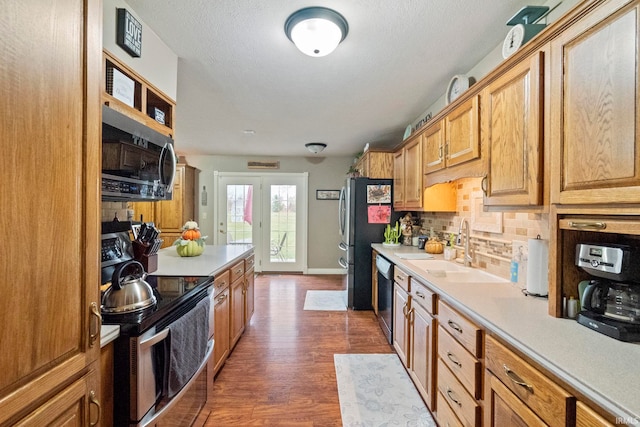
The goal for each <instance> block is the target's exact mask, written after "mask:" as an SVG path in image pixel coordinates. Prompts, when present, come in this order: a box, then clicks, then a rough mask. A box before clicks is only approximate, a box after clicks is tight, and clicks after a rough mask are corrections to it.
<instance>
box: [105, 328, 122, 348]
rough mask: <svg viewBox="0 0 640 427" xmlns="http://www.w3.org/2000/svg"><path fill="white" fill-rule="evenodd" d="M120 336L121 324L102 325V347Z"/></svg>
mask: <svg viewBox="0 0 640 427" xmlns="http://www.w3.org/2000/svg"><path fill="white" fill-rule="evenodd" d="M118 336H120V326H119V325H102V327H101V328H100V348H102V347H104V346H105V345H107V344H109V343H110V342H111V341H113V340H115V339H116V338H118Z"/></svg>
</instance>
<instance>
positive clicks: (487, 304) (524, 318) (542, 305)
mask: <svg viewBox="0 0 640 427" xmlns="http://www.w3.org/2000/svg"><path fill="white" fill-rule="evenodd" d="M372 247H373V249H374V250H376V251H377V252H379V253H380V254H382V255H383V256H384V257H386V258H387V259H389V260H390V261H391V262H393V263H394V264H396V265H397V266H399V267H400V268H402V269H403V270H405V271H406V272H407V273H409V274H410V275H411V276H412V277H415V278H417V279H418V280H419V281H421V282H423V283H425V284H427V285H428V287H430V288H431V290H432V291H433V292H434V293H435V294H437V295H438V299H439V301H442V302H444V303H446V304H448V305H449V306H450V307H452V308H454V309H455V310H457V311H458V312H459V313H461V314H462V315H464V316H466V317H467V318H468V319H469V320H471V321H472V322H474V323H475V324H477V325H478V326H479V327H480V328H482V329H483V330H484V331H485V333H486V334H487V335H490V336H493V337H496V338H497V339H499V340H500V341H501V342H503V343H505V344H506V345H507V346H508V347H510V348H511V349H513V350H515V352H516V353H518V354H520V355H521V356H522V357H524V358H525V359H526V360H528V361H529V362H530V363H531V364H532V365H533V366H535V367H536V368H538V369H539V370H540V371H542V372H544V373H545V374H547V375H548V376H549V377H551V378H554V381H555V382H557V383H558V384H559V385H561V386H562V387H564V388H565V389H566V390H567V391H568V392H570V393H571V394H572V395H574V396H575V397H576V399H577V400H578V401H582V402H585V403H587V405H592V406H594V405H595V406H599V407H600V408H601V409H602V410H604V411H606V412H608V413H609V414H611V415H612V416H613V417H614V418H615V422H616V423H617V424H630V425H634V424H638V423H640V383H638V381H636V378H638V377H639V376H640V345H638V344H634V343H625V342H622V341H618V340H615V339H613V338H610V337H608V336H605V335H603V334H599V333H597V332H595V331H592V330H590V329H588V328H586V327H584V326H582V325H580V324H578V323H577V322H576V321H575V320H572V319H562V318H555V317H551V316H549V314H548V300H547V299H545V298H536V297H531V296H525V295H524V294H523V293H522V291H521V289H520V288H518V287H517V286H515V285H514V284H512V283H510V282H503V283H451V282H447V281H446V280H442V279H440V278H438V277H436V276H434V275H431V274H427V273H426V272H425V271H424V270H421V269H419V268H417V267H416V266H415V265H414V264H412V262H411V260H409V259H403V258H401V257H400V256H401V255H402V252H407V253H424V252H423V251H420V250H418V249H417V248H413V247H408V246H402V247H400V248H387V247H384V246H383V245H381V244H373V245H372ZM398 255H400V256H398ZM434 258H435V259H442V255H434ZM486 398H487V397H486V396H485V399H486ZM611 422H612V423H613V422H614V420H611Z"/></svg>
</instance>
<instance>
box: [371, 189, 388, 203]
mask: <svg viewBox="0 0 640 427" xmlns="http://www.w3.org/2000/svg"><path fill="white" fill-rule="evenodd" d="M367 203H391V185H389V184H384V185H382V184H377V185H367Z"/></svg>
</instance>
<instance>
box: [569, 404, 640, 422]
mask: <svg viewBox="0 0 640 427" xmlns="http://www.w3.org/2000/svg"><path fill="white" fill-rule="evenodd" d="M620 421H622V422H625V423H626V422H630V423H631V422H632V421H636V423H637V420H620ZM616 424H618V425H620V424H621V422H618V420H616ZM614 425H615V424H613V423H610V422H609V421H607V420H605V419H604V418H603V417H602V416H600V415H599V414H597V413H596V412H595V411H594V410H593V409H591V408H590V407H588V406H587V405H585V404H584V403H582V402H577V403H576V427H613V426H614Z"/></svg>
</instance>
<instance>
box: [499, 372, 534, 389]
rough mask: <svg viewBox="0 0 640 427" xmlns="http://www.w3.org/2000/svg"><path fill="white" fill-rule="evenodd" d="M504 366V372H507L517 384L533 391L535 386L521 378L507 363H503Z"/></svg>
mask: <svg viewBox="0 0 640 427" xmlns="http://www.w3.org/2000/svg"><path fill="white" fill-rule="evenodd" d="M502 367H503V368H504V373H505V374H507V377H509V379H510V380H511V381H513V382H514V383H515V384H516V385H519V386H520V387H522V388H524V389H525V390H527V391H528V392H529V393H533V386H531V385H529V384H527V383H526V382H524V380H523V379H522V378H520V376H519V375H518V374H516V373H515V372H513V371H512V370H511V369H509V367H508V366H507V365H502Z"/></svg>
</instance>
